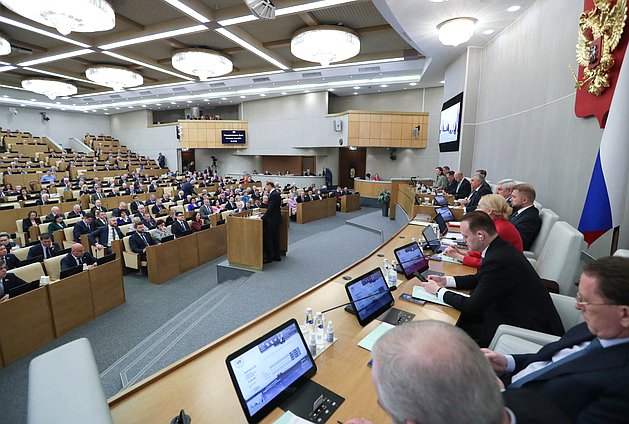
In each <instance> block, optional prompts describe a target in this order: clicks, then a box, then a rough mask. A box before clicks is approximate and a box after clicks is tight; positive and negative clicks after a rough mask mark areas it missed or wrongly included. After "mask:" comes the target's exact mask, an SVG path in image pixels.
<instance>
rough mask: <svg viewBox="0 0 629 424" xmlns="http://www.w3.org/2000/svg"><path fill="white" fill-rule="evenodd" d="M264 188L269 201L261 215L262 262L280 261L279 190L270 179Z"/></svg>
mask: <svg viewBox="0 0 629 424" xmlns="http://www.w3.org/2000/svg"><path fill="white" fill-rule="evenodd" d="M266 190H267V191H268V192H269V203H268V205H267V207H266V212H265V213H264V215H262V222H263V224H264V226H263V241H264V263H265V264H268V263H269V262H272V261H281V260H282V258H281V257H280V224H281V223H282V212H281V210H280V206H281V205H282V198H281V196H280V192H279V191H278V190H277V189H276V188H275V185H274V184H273V183H272V182H271V181H267V183H266Z"/></svg>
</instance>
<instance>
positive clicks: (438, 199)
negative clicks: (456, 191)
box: [435, 194, 448, 206]
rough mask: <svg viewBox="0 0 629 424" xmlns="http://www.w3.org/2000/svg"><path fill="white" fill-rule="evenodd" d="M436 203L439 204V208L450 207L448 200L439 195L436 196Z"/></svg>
mask: <svg viewBox="0 0 629 424" xmlns="http://www.w3.org/2000/svg"><path fill="white" fill-rule="evenodd" d="M435 203H437V204H438V205H439V206H448V199H446V198H445V196H442V195H440V194H437V195H436V196H435Z"/></svg>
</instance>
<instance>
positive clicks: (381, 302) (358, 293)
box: [345, 268, 395, 325]
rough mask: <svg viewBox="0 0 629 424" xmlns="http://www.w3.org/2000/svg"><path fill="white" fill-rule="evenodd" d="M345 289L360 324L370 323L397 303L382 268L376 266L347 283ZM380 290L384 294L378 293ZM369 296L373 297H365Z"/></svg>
mask: <svg viewBox="0 0 629 424" xmlns="http://www.w3.org/2000/svg"><path fill="white" fill-rule="evenodd" d="M345 291H346V292H347V297H349V300H350V302H352V306H353V307H354V310H355V311H356V317H357V318H358V323H359V324H360V325H367V324H369V323H370V322H371V321H373V320H374V319H375V318H377V317H378V316H379V315H380V314H382V313H383V312H384V311H386V310H387V309H389V308H390V307H391V306H393V304H394V303H395V300H394V299H393V296H392V295H391V292H390V291H389V286H388V285H387V282H386V281H385V279H384V276H383V275H382V270H381V269H380V268H375V269H373V270H371V271H369V272H368V273H366V274H363V275H361V276H360V277H358V278H357V279H355V280H353V281H350V282H349V283H347V284H346V285H345ZM380 292H381V293H382V294H378V293H380ZM371 295H374V296H371ZM368 296H371V297H369V298H367V299H365V298H366V297H368ZM360 299H362V300H360Z"/></svg>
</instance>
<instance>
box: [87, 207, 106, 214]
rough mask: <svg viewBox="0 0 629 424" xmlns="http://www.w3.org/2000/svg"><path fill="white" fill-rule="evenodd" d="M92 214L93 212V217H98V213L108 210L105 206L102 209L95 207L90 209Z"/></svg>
mask: <svg viewBox="0 0 629 424" xmlns="http://www.w3.org/2000/svg"><path fill="white" fill-rule="evenodd" d="M90 212H92V215H94V216H96V215H97V214H98V212H107V208H106V207H104V206H101V207H100V208H98V207H96V206H93V207H92V209H90Z"/></svg>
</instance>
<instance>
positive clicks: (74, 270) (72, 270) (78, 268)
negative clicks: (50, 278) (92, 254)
mask: <svg viewBox="0 0 629 424" xmlns="http://www.w3.org/2000/svg"><path fill="white" fill-rule="evenodd" d="M81 271H83V265H77V266H73V267H72V268H68V269H64V270H63V271H61V274H59V279H60V280H62V279H64V278H68V277H70V276H72V275H74V274H78V273H79V272H81Z"/></svg>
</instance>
